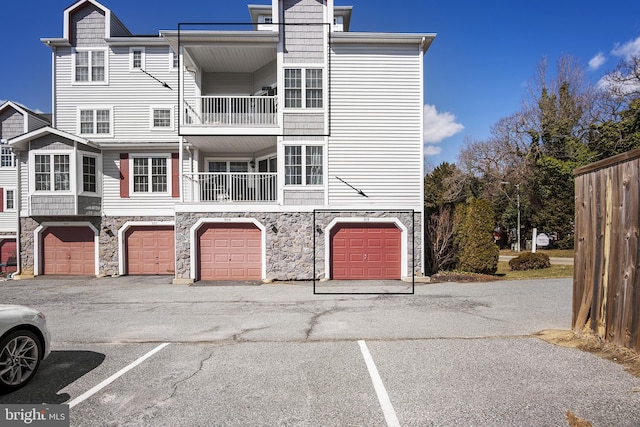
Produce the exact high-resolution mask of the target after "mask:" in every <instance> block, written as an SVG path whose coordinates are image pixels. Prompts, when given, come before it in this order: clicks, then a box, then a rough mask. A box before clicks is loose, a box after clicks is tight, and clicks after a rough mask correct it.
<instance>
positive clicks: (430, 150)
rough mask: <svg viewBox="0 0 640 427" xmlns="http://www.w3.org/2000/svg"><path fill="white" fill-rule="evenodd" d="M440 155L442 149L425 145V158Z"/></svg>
mask: <svg viewBox="0 0 640 427" xmlns="http://www.w3.org/2000/svg"><path fill="white" fill-rule="evenodd" d="M440 153H442V147H438V146H437V145H426V146H425V147H424V155H425V156H437V155H438V154H440Z"/></svg>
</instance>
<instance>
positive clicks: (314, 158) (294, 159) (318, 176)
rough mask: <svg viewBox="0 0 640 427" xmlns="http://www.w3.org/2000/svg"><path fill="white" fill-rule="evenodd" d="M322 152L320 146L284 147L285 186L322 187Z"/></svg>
mask: <svg viewBox="0 0 640 427" xmlns="http://www.w3.org/2000/svg"><path fill="white" fill-rule="evenodd" d="M322 151H323V150H322V146H318V145H308V146H301V145H291V146H286V147H284V179H285V185H322V183H323V156H322Z"/></svg>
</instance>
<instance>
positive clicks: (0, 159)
mask: <svg viewBox="0 0 640 427" xmlns="http://www.w3.org/2000/svg"><path fill="white" fill-rule="evenodd" d="M15 167H16V156H15V154H14V153H13V150H11V147H9V146H8V145H7V141H6V140H5V139H3V140H0V168H2V169H9V168H15Z"/></svg>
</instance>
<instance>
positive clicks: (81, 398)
mask: <svg viewBox="0 0 640 427" xmlns="http://www.w3.org/2000/svg"><path fill="white" fill-rule="evenodd" d="M168 345H169V343H168V342H166V343H164V344H160V345H159V346H157V347H156V348H154V349H153V350H151V351H150V352H148V353H147V354H145V355H144V356H142V357H140V358H139V359H138V360H136V361H135V362H133V363H131V364H129V365H127V366H125V367H124V368H122V369H120V370H119V371H118V372H116V373H115V374H113V375H111V376H110V377H109V378H107V379H106V380H104V381H102V382H101V383H100V384H98V385H96V386H95V387H93V388H91V390H89V391H87V392H86V393H83V394H81V395H80V396H78V397H76V398H75V399H73V400H72V401H71V402H69V408H73V407H74V406H76V405H77V404H79V403H82V402H83V401H85V400H86V399H88V398H90V397H91V396H93V395H94V394H96V393H97V392H99V391H100V390H102V389H103V388H105V387H106V386H108V385H109V384H111V383H112V382H114V381H115V380H117V379H118V378H119V377H121V376H122V375H124V374H126V373H127V372H129V371H130V370H131V369H133V368H135V367H136V366H138V365H139V364H141V363H142V362H144V361H145V360H147V359H148V358H150V357H151V356H153V355H154V354H156V353H157V352H159V351H160V350H162V349H163V348H165V347H166V346H168Z"/></svg>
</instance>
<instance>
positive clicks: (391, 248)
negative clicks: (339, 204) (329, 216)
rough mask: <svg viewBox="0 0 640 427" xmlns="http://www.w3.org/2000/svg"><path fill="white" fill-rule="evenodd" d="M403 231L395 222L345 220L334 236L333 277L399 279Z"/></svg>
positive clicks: (332, 249)
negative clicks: (356, 222)
mask: <svg viewBox="0 0 640 427" xmlns="http://www.w3.org/2000/svg"><path fill="white" fill-rule="evenodd" d="M400 239H401V232H400V230H399V229H398V228H397V227H396V226H395V225H393V224H375V223H367V224H342V225H338V226H337V227H336V229H335V230H334V231H332V236H331V261H330V262H331V277H332V278H333V279H400V272H401V268H400V263H401V258H402V257H401V249H400V248H401V240H400Z"/></svg>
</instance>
